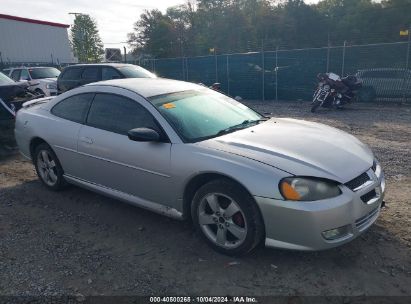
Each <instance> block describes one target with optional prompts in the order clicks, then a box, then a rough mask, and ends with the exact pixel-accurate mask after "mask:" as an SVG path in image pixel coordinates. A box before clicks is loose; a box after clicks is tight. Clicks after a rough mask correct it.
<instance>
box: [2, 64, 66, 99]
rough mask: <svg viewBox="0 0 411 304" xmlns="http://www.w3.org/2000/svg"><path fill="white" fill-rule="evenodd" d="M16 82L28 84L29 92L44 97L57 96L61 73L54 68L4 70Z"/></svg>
mask: <svg viewBox="0 0 411 304" xmlns="http://www.w3.org/2000/svg"><path fill="white" fill-rule="evenodd" d="M3 73H5V74H6V75H7V76H9V77H10V78H11V79H13V80H14V81H16V82H28V84H29V90H30V91H32V92H35V93H38V94H42V95H44V96H55V95H57V77H58V76H59V75H60V71H59V70H58V69H56V68H53V67H19V68H10V69H5V70H3Z"/></svg>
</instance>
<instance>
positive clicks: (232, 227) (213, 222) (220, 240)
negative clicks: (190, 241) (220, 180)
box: [198, 193, 247, 249]
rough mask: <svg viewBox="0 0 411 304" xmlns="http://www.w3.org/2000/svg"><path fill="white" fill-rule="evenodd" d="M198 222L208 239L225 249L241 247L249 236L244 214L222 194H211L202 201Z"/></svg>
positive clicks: (231, 200) (230, 199) (233, 202)
mask: <svg viewBox="0 0 411 304" xmlns="http://www.w3.org/2000/svg"><path fill="white" fill-rule="evenodd" d="M198 222H199V225H200V228H201V230H202V231H203V233H204V234H205V235H206V237H207V238H208V239H209V240H211V241H212V242H213V243H215V244H216V245H218V246H220V247H223V248H225V249H233V248H237V247H239V246H240V245H241V244H242V243H243V242H244V240H245V238H246V236H247V221H246V217H245V215H244V212H243V211H242V210H241V208H240V206H239V205H238V204H237V203H236V202H235V201H234V200H233V199H232V198H230V197H229V196H227V195H224V194H221V193H210V194H208V195H207V196H205V197H204V198H203V199H202V200H201V202H200V204H199V208H198Z"/></svg>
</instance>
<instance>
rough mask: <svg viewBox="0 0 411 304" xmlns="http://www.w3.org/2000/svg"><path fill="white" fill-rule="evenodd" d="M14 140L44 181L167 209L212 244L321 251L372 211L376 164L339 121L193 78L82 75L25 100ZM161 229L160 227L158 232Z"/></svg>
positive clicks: (371, 218) (355, 231) (227, 250)
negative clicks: (262, 106) (288, 110)
mask: <svg viewBox="0 0 411 304" xmlns="http://www.w3.org/2000/svg"><path fill="white" fill-rule="evenodd" d="M15 136H16V139H17V142H18V145H19V147H20V151H21V153H22V154H23V155H25V156H26V157H27V158H28V159H31V160H32V161H33V163H34V165H35V168H36V170H37V174H38V176H39V178H40V180H41V181H42V183H43V184H44V185H45V186H46V187H47V188H49V189H51V190H61V189H62V188H64V186H65V185H66V183H71V184H75V185H78V186H81V187H84V188H87V189H90V190H92V191H96V192H99V193H102V194H104V195H108V196H111V197H114V198H117V199H119V200H122V201H125V202H128V203H130V204H134V205H137V206H140V207H143V208H146V209H149V210H152V211H155V212H158V213H161V214H164V215H167V216H170V217H173V218H178V219H187V218H192V220H193V223H194V226H195V227H196V228H197V230H198V231H199V233H200V234H201V235H202V236H203V238H204V239H205V241H206V242H207V243H208V244H209V245H211V246H212V247H213V248H214V249H216V250H218V251H220V252H222V253H224V254H228V255H238V254H244V253H247V252H249V251H250V250H252V249H253V248H254V247H255V246H257V245H258V244H259V243H261V242H265V245H266V246H268V247H280V248H287V249H296V250H320V249H327V248H331V247H335V246H339V245H341V244H344V243H347V242H349V241H351V240H353V239H355V238H356V237H358V236H359V235H360V234H362V233H363V232H364V231H365V230H367V229H368V228H369V227H370V226H371V225H372V224H373V223H374V222H375V221H376V219H377V217H378V215H379V213H380V208H381V205H382V203H383V197H384V192H385V180H384V174H383V172H382V170H381V166H380V164H379V163H378V161H377V160H376V159H375V158H374V156H373V153H372V152H371V150H370V149H369V148H368V147H367V146H366V145H365V144H363V143H361V142H360V141H359V140H358V139H356V138H355V137H353V136H352V135H349V134H347V133H345V132H343V131H340V130H337V129H335V128H332V127H329V126H325V125H322V124H318V123H314V122H308V121H302V120H295V119H289V118H271V119H269V118H266V117H264V116H262V115H260V114H259V113H257V112H255V111H253V110H252V109H250V108H248V107H247V106H245V105H243V104H241V103H239V102H237V101H235V100H234V99H231V98H230V97H227V96H225V95H223V94H220V93H218V92H215V91H213V90H210V89H208V88H205V87H203V86H200V85H197V84H192V83H187V82H180V81H175V80H166V79H122V80H111V81H104V82H98V83H93V84H89V85H86V86H83V87H80V88H77V89H74V90H71V91H69V92H66V93H64V94H62V95H60V96H58V97H54V98H53V99H51V100H49V101H47V100H44V99H43V100H40V101H38V102H37V101H32V102H30V103H28V104H25V105H24V107H23V109H22V110H20V111H19V112H18V114H17V118H16V128H15ZM165 233H167V232H166V231H165Z"/></svg>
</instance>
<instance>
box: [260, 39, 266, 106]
mask: <svg viewBox="0 0 411 304" xmlns="http://www.w3.org/2000/svg"><path fill="white" fill-rule="evenodd" d="M261 63H262V64H261V66H262V69H261V70H262V73H263V74H262V75H261V76H262V90H263V92H262V93H263V94H262V96H263V102H264V101H265V53H264V39H263V40H261Z"/></svg>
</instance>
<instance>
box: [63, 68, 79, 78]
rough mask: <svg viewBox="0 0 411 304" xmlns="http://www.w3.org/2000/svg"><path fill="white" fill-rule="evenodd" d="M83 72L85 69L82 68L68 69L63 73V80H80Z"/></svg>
mask: <svg viewBox="0 0 411 304" xmlns="http://www.w3.org/2000/svg"><path fill="white" fill-rule="evenodd" d="M82 72H83V69H81V68H71V69H70V68H68V69H67V70H65V71H64V72H63V75H61V78H62V79H64V80H80V78H81V73H82Z"/></svg>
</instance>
